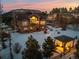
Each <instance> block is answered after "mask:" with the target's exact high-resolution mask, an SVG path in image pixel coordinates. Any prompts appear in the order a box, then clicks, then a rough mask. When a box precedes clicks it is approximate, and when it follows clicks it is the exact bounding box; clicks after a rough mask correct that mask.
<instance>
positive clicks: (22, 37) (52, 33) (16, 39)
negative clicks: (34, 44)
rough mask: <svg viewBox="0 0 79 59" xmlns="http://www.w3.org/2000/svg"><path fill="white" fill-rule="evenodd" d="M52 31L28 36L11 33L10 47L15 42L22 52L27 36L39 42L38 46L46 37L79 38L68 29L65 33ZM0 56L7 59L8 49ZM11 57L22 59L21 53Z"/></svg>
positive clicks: (75, 32)
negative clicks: (64, 36) (65, 36)
mask: <svg viewBox="0 0 79 59" xmlns="http://www.w3.org/2000/svg"><path fill="white" fill-rule="evenodd" d="M52 29H53V30H52V31H50V30H48V34H44V32H43V31H41V32H34V33H29V34H28V33H27V34H21V33H16V32H15V33H11V38H12V45H14V44H15V43H16V42H19V43H20V45H21V47H22V49H21V50H23V49H24V48H25V47H26V46H25V42H26V41H27V40H28V36H30V35H33V37H34V38H35V39H36V40H37V41H38V42H39V44H40V46H41V45H42V43H43V42H44V39H45V38H47V36H50V37H52V38H53V39H54V37H56V36H60V35H67V36H70V37H73V38H75V36H77V37H78V38H79V31H73V30H69V29H67V30H66V31H62V30H61V28H52ZM57 32H60V34H58V33H57ZM6 44H7V45H8V42H6ZM0 54H1V55H2V57H3V59H9V48H6V49H4V50H2V51H1V53H0ZM13 55H14V59H22V56H21V53H20V54H15V53H13Z"/></svg>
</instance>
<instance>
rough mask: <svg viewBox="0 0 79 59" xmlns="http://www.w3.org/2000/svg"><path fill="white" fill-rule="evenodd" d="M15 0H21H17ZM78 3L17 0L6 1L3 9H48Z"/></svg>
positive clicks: (58, 0) (72, 5) (56, 0)
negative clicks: (12, 1) (13, 1)
mask: <svg viewBox="0 0 79 59" xmlns="http://www.w3.org/2000/svg"><path fill="white" fill-rule="evenodd" d="M17 1H21V0H17ZM46 1H47V0H46ZM78 5H79V4H78V3H75V2H71V3H70V2H65V1H63V0H61V1H60V0H55V1H54V0H53V1H48V2H41V3H39V2H38V3H26V2H17V3H8V4H4V6H3V7H4V8H3V9H4V10H6V11H10V10H12V9H18V8H19V9H20V8H24V9H39V10H42V11H45V10H47V11H50V10H51V9H52V8H56V7H67V8H69V7H75V6H78Z"/></svg>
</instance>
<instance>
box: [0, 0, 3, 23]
mask: <svg viewBox="0 0 79 59" xmlns="http://www.w3.org/2000/svg"><path fill="white" fill-rule="evenodd" d="M2 11H3V10H2V3H1V0H0V23H1V22H2Z"/></svg>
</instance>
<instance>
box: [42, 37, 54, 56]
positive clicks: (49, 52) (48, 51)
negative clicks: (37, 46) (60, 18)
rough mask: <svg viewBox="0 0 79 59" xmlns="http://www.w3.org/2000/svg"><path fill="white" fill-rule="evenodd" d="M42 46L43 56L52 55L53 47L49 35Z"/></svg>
mask: <svg viewBox="0 0 79 59" xmlns="http://www.w3.org/2000/svg"><path fill="white" fill-rule="evenodd" d="M42 47H43V50H44V51H43V54H44V57H50V56H51V55H52V51H54V48H55V46H54V42H53V39H52V38H51V37H47V39H45V42H44V43H43V45H42Z"/></svg>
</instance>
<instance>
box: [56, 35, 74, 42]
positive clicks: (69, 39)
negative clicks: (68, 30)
mask: <svg viewBox="0 0 79 59" xmlns="http://www.w3.org/2000/svg"><path fill="white" fill-rule="evenodd" d="M55 39H57V40H59V41H62V42H69V41H72V40H75V39H74V38H72V37H69V36H65V35H61V36H57V37H55Z"/></svg>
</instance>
